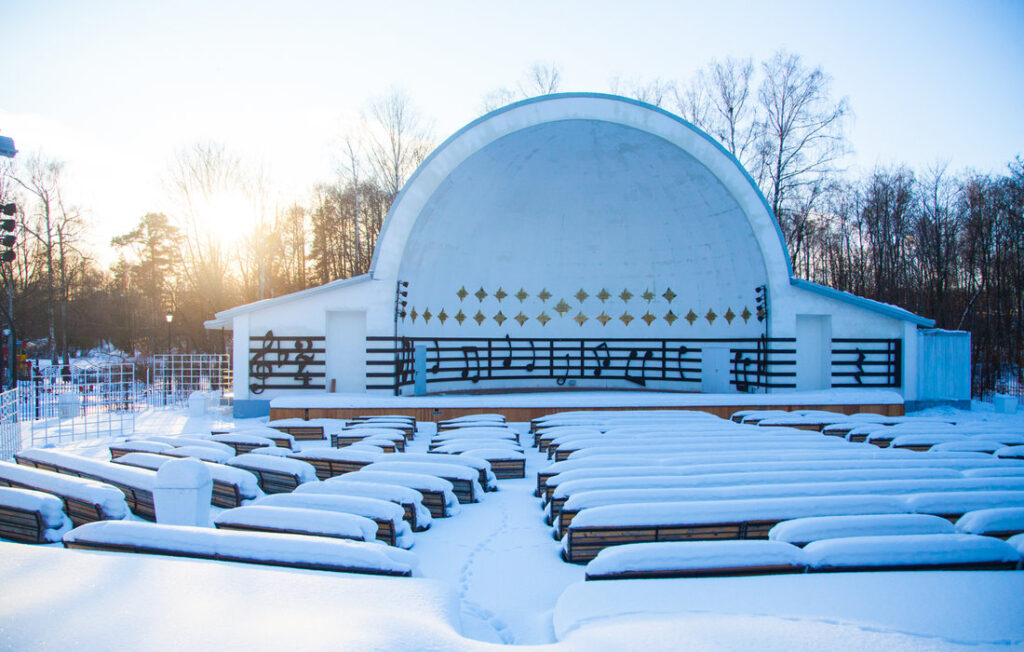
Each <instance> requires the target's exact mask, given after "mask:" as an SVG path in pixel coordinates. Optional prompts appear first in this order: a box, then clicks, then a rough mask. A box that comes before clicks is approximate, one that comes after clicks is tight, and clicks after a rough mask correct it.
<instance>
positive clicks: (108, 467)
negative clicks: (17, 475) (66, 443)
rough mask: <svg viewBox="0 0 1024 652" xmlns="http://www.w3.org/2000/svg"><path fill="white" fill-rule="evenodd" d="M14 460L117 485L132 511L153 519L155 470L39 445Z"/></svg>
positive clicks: (31, 465)
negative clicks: (43, 447) (39, 446)
mask: <svg viewBox="0 0 1024 652" xmlns="http://www.w3.org/2000/svg"><path fill="white" fill-rule="evenodd" d="M14 459H15V461H17V462H18V464H22V465H24V466H29V467H34V468H37V469H43V470H45V471H53V472H55V473H62V474H64V475H72V476H77V477H80V478H86V479H88V480H96V481H97V482H102V483H104V484H108V485H111V486H113V487H116V488H117V489H119V490H120V491H121V493H123V494H124V499H125V502H126V503H127V505H128V509H130V510H131V511H132V513H134V514H135V515H136V516H139V517H141V518H144V519H146V520H149V521H154V520H156V508H155V507H154V506H153V485H154V484H155V482H156V473H155V472H154V471H147V470H145V469H138V468H133V467H130V466H124V465H122V464H114V463H112V462H103V461H100V460H94V459H89V458H86V457H79V456H77V455H71V454H70V453H62V452H60V451H56V450H50V449H40V448H28V449H25V450H23V451H20V452H18V453H15V454H14Z"/></svg>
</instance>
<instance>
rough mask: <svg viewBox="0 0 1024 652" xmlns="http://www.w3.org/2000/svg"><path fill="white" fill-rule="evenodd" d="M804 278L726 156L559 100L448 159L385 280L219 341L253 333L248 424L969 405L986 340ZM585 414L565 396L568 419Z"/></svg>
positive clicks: (409, 208) (337, 292) (486, 131)
mask: <svg viewBox="0 0 1024 652" xmlns="http://www.w3.org/2000/svg"><path fill="white" fill-rule="evenodd" d="M789 260H790V259H789V254H788V251H787V250H786V247H785V243H784V242H783V240H782V234H781V230H780V228H779V224H778V221H777V220H776V219H775V216H774V215H773V214H772V213H771V210H770V209H769V207H768V205H767V203H766V202H765V200H764V197H763V196H762V195H761V193H760V192H759V190H758V188H757V186H756V185H755V184H754V182H753V180H752V179H751V178H750V176H749V175H748V174H747V172H746V171H745V170H744V169H743V167H742V166H741V165H740V164H739V162H738V161H737V160H736V159H735V158H734V157H733V156H731V155H730V154H729V153H728V152H727V151H725V150H724V149H723V148H722V147H721V146H720V145H719V144H718V143H717V142H716V141H715V140H714V139H712V138H711V137H710V136H708V135H707V134H705V133H704V132H702V131H700V130H699V129H697V128H695V127H694V126H693V125H691V124H689V123H687V122H686V121H684V120H682V119H681V118H679V117H678V116H675V115H672V114H670V113H668V112H666V111H663V110H662V109H659V108H656V107H653V106H650V105H646V104H643V103H641V102H637V101H634V100H630V99H626V98H622V97H616V96H609V95H596V94H560V95H552V96H544V97H539V98H534V99H531V100H525V101H523V102H519V103H516V104H512V105H509V106H507V107H504V108H502V109H499V110H497V111H494V112H492V113H489V114H487V115H485V116H483V117H481V118H480V119H478V120H476V121H474V122H473V123H471V124H469V125H467V126H466V127H465V128H463V129H462V130H460V131H458V132H457V133H455V134H454V135H453V136H451V137H450V138H449V139H448V140H446V141H445V142H444V143H443V144H441V145H440V146H439V147H438V148H437V149H436V150H435V151H434V152H433V153H432V154H431V155H430V156H429V157H428V158H427V159H426V160H425V161H424V162H423V164H422V165H421V166H420V167H419V169H418V170H417V171H416V173H415V174H414V175H413V176H412V177H411V178H410V179H409V181H408V182H407V183H406V185H405V187H404V188H403V190H402V191H401V193H400V194H399V195H398V197H397V198H396V200H395V202H394V204H393V205H392V207H391V210H390V212H389V213H388V216H387V219H386V220H385V222H384V226H383V228H382V230H381V234H380V237H379V240H378V242H377V247H376V250H375V255H374V258H373V262H372V265H371V268H370V271H369V272H368V273H367V274H364V275H362V276H359V277H355V278H350V279H344V280H338V281H334V282H332V283H328V284H326V285H323V286H320V287H316V288H311V289H307V290H303V291H301V292H296V293H293V294H289V295H285V296H281V297H276V298H273V299H268V300H265V301H260V302H256V303H252V304H248V305H245V306H240V307H237V308H233V309H230V310H226V311H224V312H221V313H218V314H217V315H216V317H215V319H213V320H211V321H209V322H207V327H208V328H212V329H225V330H231V331H232V332H233V359H234V394H235V409H236V414H237V415H238V416H255V415H258V414H266V413H267V411H268V409H269V408H270V405H271V401H272V400H273V401H274V402H275V405H276V403H277V402H278V401H277V399H279V398H280V399H281V400H286V401H287V402H289V403H291V402H293V401H299V402H303V401H310V403H309V405H312V402H313V401H316V400H320V399H322V398H323V399H330V400H332V401H335V400H350V402H351V399H348V398H343V397H352V396H366V397H377V398H381V399H382V398H383V397H396V396H399V397H419V396H423V395H432V394H446V395H449V394H451V393H453V392H455V393H457V392H471V393H473V396H474V400H475V401H476V402H478V403H479V405H480V406H485V405H487V404H488V400H487V396H488V394H487V393H488V392H502V391H509V392H512V394H510V396H516V395H517V393H519V392H540V391H545V392H558V391H559V390H568V389H577V390H583V389H586V390H626V389H633V390H638V389H645V390H649V391H654V392H658V393H659V395H665V396H673V395H697V394H704V395H736V396H735V398H736V399H737V400H739V399H740V398H742V399H743V400H742V401H740V402H741V403H742V404H743V405H758V404H759V403H758V401H759V400H762V399H764V397H766V396H767V397H773V396H774V395H775V394H776V393H779V392H782V393H788V392H792V391H794V390H799V391H820V390H830V389H839V388H849V389H855V390H861V389H871V390H885V391H886V393H888V394H889V395H895V396H899V397H901V399H902V400H903V401H905V402H908V403H913V404H917V403H922V402H926V401H933V400H937V401H948V400H961V401H962V400H964V399H969V338H968V337H967V336H966V334H964V333H946V332H944V331H935V330H932V329H931V328H930V327H931V326H932V325H933V322H931V320H928V319H925V318H923V317H920V316H918V315H914V314H912V313H910V312H908V311H906V310H903V309H901V308H898V307H896V306H891V305H887V304H881V303H877V302H874V301H869V300H866V299H863V298H861V297H857V296H854V295H851V294H848V293H845V292H838V291H836V290H833V289H831V288H826V287H823V286H820V285H816V284H813V283H809V282H807V281H803V280H800V279H797V278H795V277H794V276H793V270H792V268H791V266H790V262H789ZM965 345H966V348H965ZM965 352H966V353H965ZM965 379H966V381H965ZM925 380H927V382H925ZM928 383H930V384H928ZM965 387H966V390H965ZM587 393H588V392H564V396H565V397H566V402H565V404H564V407H567V408H568V407H571V406H572V405H573V404H575V403H576V402H577V401H579V400H581V399H578V398H572V399H571V400H570V397H576V396H586V394H587ZM633 393H635V392H626V393H625V394H627V395H628V394H633ZM331 394H335V395H336V396H329V395H331ZM478 394H479V395H478ZM375 400H376V398H375ZM415 400H417V401H418V400H425V399H420V398H416V399H415ZM772 400H775V399H774V398H773V399H772ZM719 403H721V401H719ZM729 403H731V399H730V401H727V402H726V404H729ZM856 403H857V402H854V403H851V405H853V404H856ZM366 407H367V408H368V406H366ZM276 409H277V408H276V407H275V411H276ZM431 409H433V408H431ZM448 409H454V407H451V406H449V407H448ZM524 409H525V407H524ZM531 409H532V408H531ZM737 409H739V408H737ZM844 411H845V410H844ZM873 411H876V410H873ZM445 416H446V417H447V416H448V413H446V415H445Z"/></svg>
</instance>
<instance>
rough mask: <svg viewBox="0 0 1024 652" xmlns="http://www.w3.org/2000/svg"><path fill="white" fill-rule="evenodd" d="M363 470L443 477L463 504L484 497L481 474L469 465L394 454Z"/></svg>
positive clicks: (477, 500)
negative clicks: (407, 457)
mask: <svg viewBox="0 0 1024 652" xmlns="http://www.w3.org/2000/svg"><path fill="white" fill-rule="evenodd" d="M395 457H400V456H395ZM363 471H385V472H389V471H396V472H399V473H418V474H423V475H432V476H435V477H438V478H442V479H444V480H447V481H448V482H450V483H451V484H452V491H454V492H455V497H456V498H457V499H458V500H459V502H460V503H463V504H465V503H475V502H479V501H480V499H481V498H482V497H483V489H482V488H481V486H480V483H479V481H478V479H479V477H480V475H479V473H478V472H477V470H476V469H473V468H470V467H468V466H461V465H452V464H440V463H437V462H411V461H402V460H401V459H398V460H395V459H393V456H389V455H385V456H383V457H382V458H381V459H380V461H377V462H374V463H373V464H369V465H367V466H365V467H363Z"/></svg>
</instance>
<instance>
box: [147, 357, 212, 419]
mask: <svg viewBox="0 0 1024 652" xmlns="http://www.w3.org/2000/svg"><path fill="white" fill-rule="evenodd" d="M230 390H231V356H230V355H226V354H223V355H222V354H207V353H204V354H171V355H157V356H153V388H152V391H153V393H152V395H151V396H150V404H151V405H153V406H154V407H160V406H163V405H185V404H187V403H188V397H189V394H191V393H192V392H222V393H223V392H228V391H230Z"/></svg>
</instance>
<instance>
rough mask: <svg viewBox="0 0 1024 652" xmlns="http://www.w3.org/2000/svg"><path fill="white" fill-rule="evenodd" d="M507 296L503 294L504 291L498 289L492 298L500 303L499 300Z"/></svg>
mask: <svg viewBox="0 0 1024 652" xmlns="http://www.w3.org/2000/svg"><path fill="white" fill-rule="evenodd" d="M507 296H508V294H506V293H505V290H502V289H501V288H500V287H499V288H498V291H497V292H495V293H494V298H495V299H497V300H498V303H501V300H502V299H504V298H505V297H507Z"/></svg>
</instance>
